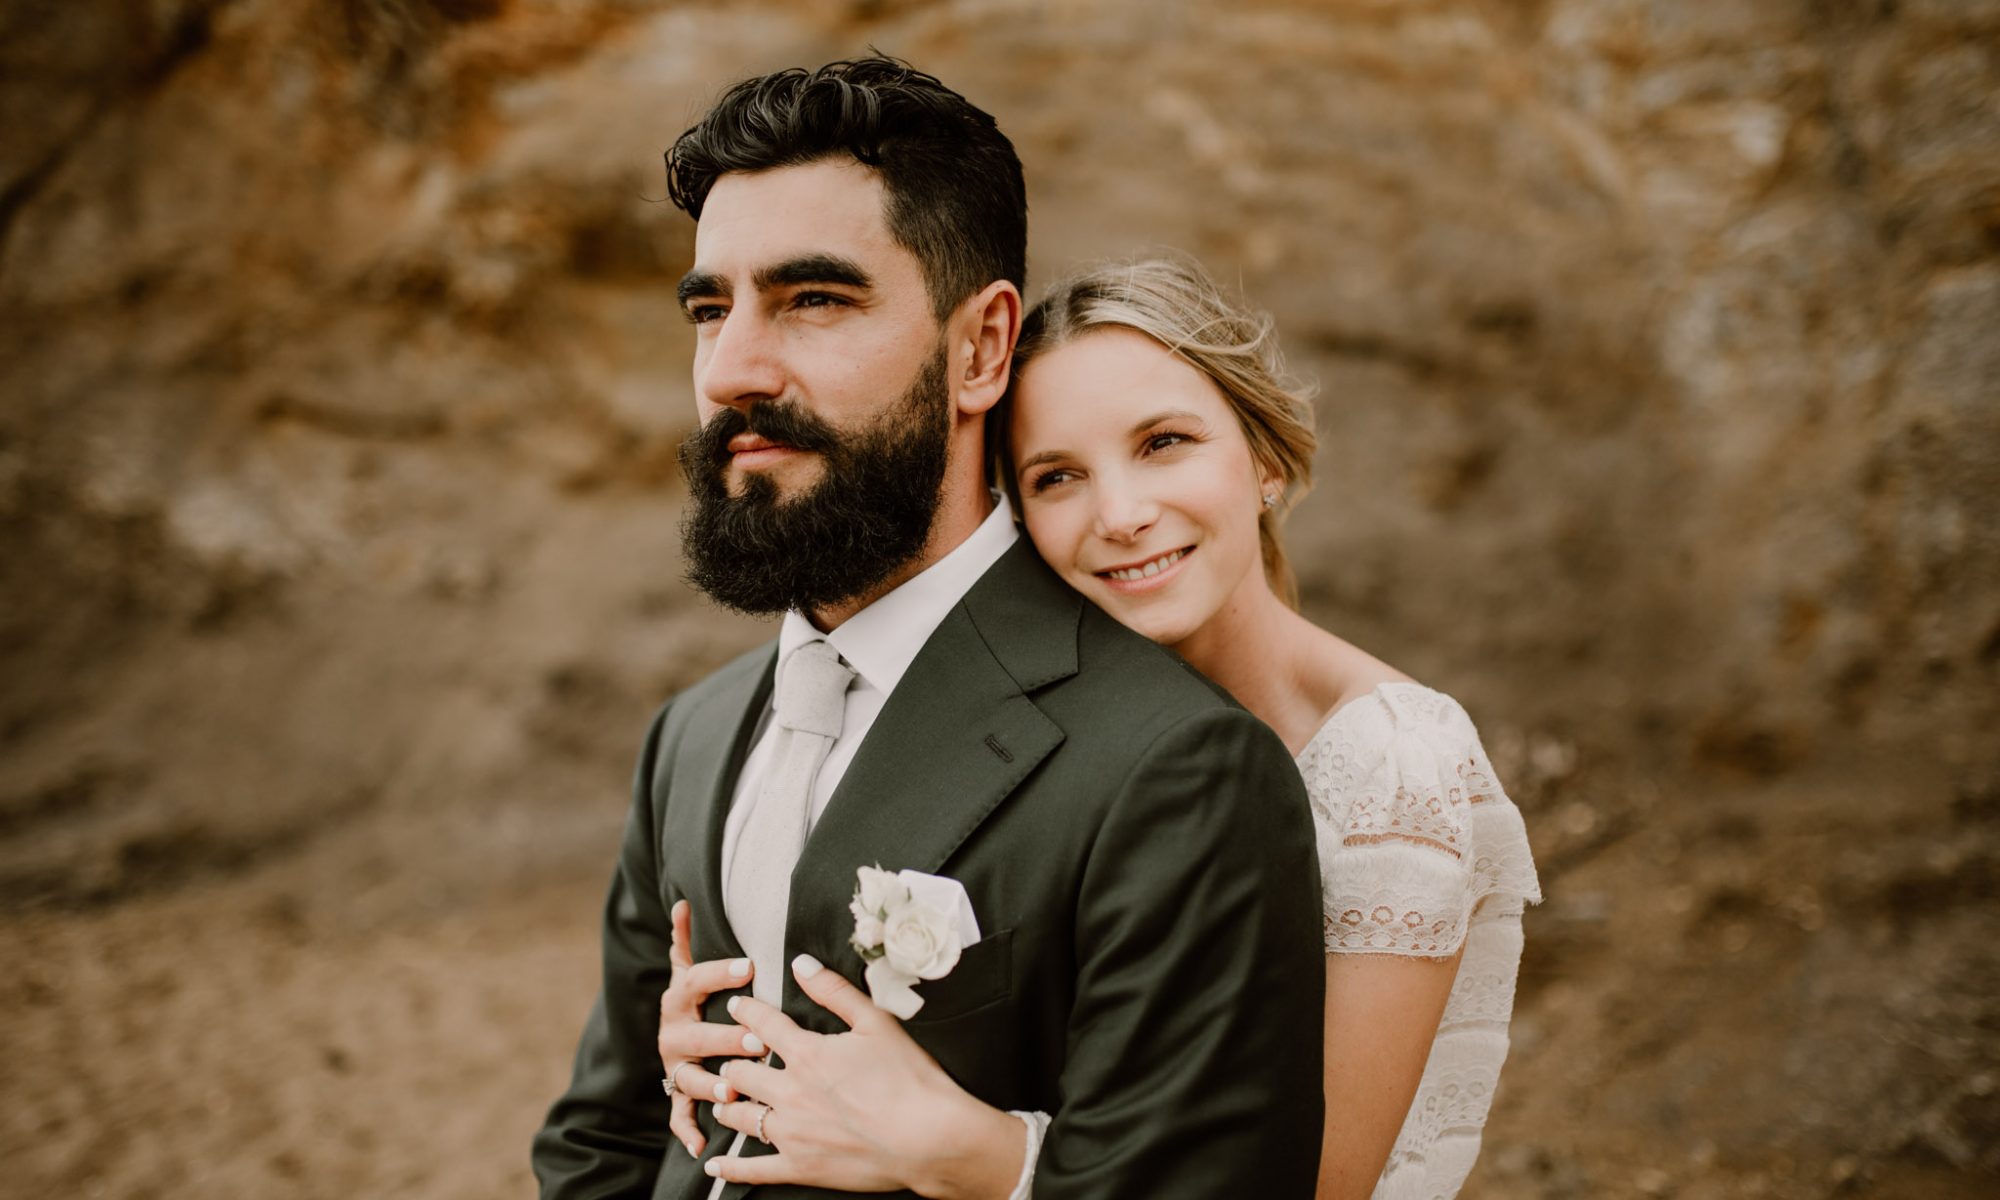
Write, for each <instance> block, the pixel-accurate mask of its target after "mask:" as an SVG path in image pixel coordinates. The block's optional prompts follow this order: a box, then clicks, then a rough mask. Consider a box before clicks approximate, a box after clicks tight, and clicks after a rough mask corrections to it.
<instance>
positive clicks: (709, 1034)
mask: <svg viewBox="0 0 2000 1200" xmlns="http://www.w3.org/2000/svg"><path fill="white" fill-rule="evenodd" d="M745 1035H746V1031H745V1030H744V1028H743V1027H742V1026H741V1025H721V1024H716V1023H714V1022H711V1021H668V1022H665V1023H663V1024H662V1025H661V1026H660V1034H659V1042H658V1044H659V1050H660V1065H661V1066H663V1067H665V1068H666V1069H668V1070H670V1071H671V1070H673V1068H674V1067H675V1066H676V1065H678V1064H680V1063H684V1062H687V1061H688V1060H690V1059H696V1058H736V1057H739V1056H741V1055H745V1054H748V1055H752V1056H754V1057H758V1058H761V1057H763V1055H764V1048H763V1042H762V1041H758V1042H756V1043H750V1042H745V1041H744V1040H743V1039H744V1037H745ZM749 1036H755V1035H749ZM753 1045H754V1046H755V1048H754V1049H753V1048H752V1046H753Z"/></svg>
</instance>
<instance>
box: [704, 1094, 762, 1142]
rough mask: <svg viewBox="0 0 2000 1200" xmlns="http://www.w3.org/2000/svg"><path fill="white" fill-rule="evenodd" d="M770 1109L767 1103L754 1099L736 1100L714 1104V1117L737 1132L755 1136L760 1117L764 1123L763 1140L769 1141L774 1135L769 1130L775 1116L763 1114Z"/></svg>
mask: <svg viewBox="0 0 2000 1200" xmlns="http://www.w3.org/2000/svg"><path fill="white" fill-rule="evenodd" d="M771 1111H772V1109H771V1106H770V1105H768V1104H759V1103H758V1102H756V1101H755V1100H738V1101H736V1102H735V1103H733V1104H718V1105H716V1106H715V1119H716V1120H718V1121H720V1122H722V1123H723V1125H725V1126H727V1127H728V1128H730V1129H734V1130H735V1131H736V1132H738V1133H747V1134H749V1135H750V1136H751V1137H756V1136H757V1122H758V1120H759V1119H760V1118H761V1119H762V1120H763V1123H764V1140H765V1141H770V1140H771V1139H772V1138H773V1137H774V1136H775V1135H774V1134H773V1133H772V1132H771V1122H772V1121H773V1120H775V1119H776V1117H775V1115H774V1116H769V1117H767V1116H764V1114H765V1113H766V1112H771Z"/></svg>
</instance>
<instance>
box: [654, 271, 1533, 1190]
mask: <svg viewBox="0 0 2000 1200" xmlns="http://www.w3.org/2000/svg"><path fill="white" fill-rule="evenodd" d="M1014 369H1015V385H1014V392H1013V395H1012V398H1011V404H1010V406H1009V407H1008V408H1006V409H1004V410H1003V411H1002V412H1001V413H999V414H998V415H997V423H998V428H997V430H996V432H998V433H999V434H1000V437H999V439H998V442H999V446H1000V453H1001V460H1002V461H1001V465H1000V468H999V471H1000V475H1001V478H1002V479H1003V481H1004V483H1005V485H1006V487H1007V489H1008V491H1009V492H1010V493H1011V494H1012V496H1013V498H1014V501H1015V507H1016V511H1017V512H1018V513H1019V515H1020V516H1021V518H1022V521H1023V523H1024V524H1025V526H1026V528H1027V531H1028V534H1029V536H1030V537H1031V538H1032V539H1033V541H1034V545H1035V549H1036V550H1037V551H1038V552H1039V553H1040V554H1041V556H1042V558H1043V559H1044V560H1046V561H1047V562H1048V564H1049V565H1050V566H1051V567H1053V568H1054V569H1055V571H1056V572H1057V574H1059V575H1060V576H1061V577H1062V578H1063V579H1064V580H1065V581H1066V582H1067V583H1068V584H1069V585H1070V586H1071V587H1073V588H1075V589H1076V590H1077V591H1079V592H1081V593H1083V594H1084V595H1085V596H1086V597H1088V598H1089V599H1090V600H1092V601H1093V602H1095V603H1096V604H1097V605H1099V606H1100V607H1102V608H1103V609H1104V610H1105V611H1106V612H1108V613H1110V614H1111V615H1112V616H1113V617H1115V618H1117V619H1118V620H1119V621H1121V622H1122V623H1124V624H1125V625H1127V626H1129V627H1131V628H1132V629H1135V630H1137V631H1139V632H1140V633H1143V634H1145V635H1146V636H1147V637H1150V638H1152V639H1153V640H1155V641H1157V642H1160V643H1162V644H1164V645H1167V646H1169V647H1171V648H1173V649H1174V650H1175V651H1177V652H1178V653H1179V654H1180V655H1181V656H1182V657H1183V658H1185V659H1186V660H1187V661H1188V662H1189V663H1191V664H1192V665H1194V666H1195V667H1197V668H1198V669H1200V670H1201V671H1202V672H1203V673H1204V674H1205V675H1207V676H1208V677H1209V678H1210V679H1212V680H1214V681H1215V682H1216V683H1217V684H1220V685H1221V686H1222V687H1223V688H1225V689H1227V690H1228V691H1229V693H1230V694H1231V695H1232V696H1234V697H1235V698H1236V700H1237V701H1238V702H1239V703H1241V704H1242V705H1243V706H1244V707H1245V708H1247V709H1249V710H1250V711H1251V712H1252V713H1254V714H1255V715H1256V716H1258V717H1259V718H1260V719H1262V720H1263V721H1264V722H1265V723H1266V724H1268V725H1269V726H1270V727H1271V728H1272V729H1274V730H1276V731H1277V733H1278V734H1279V735H1280V736H1281V737H1282V738H1283V739H1284V741H1285V742H1286V744H1287V745H1288V746H1289V747H1290V748H1291V750H1292V751H1293V753H1294V755H1295V756H1296V761H1297V763H1298V767H1299V770H1300V772H1301V773H1302V774H1303V775H1304V777H1305V782H1306V786H1307V792H1308V795H1309V797H1310V800H1311V803H1312V806H1313V817H1314V820H1315V823H1316V827H1317V830H1318V837H1319V846H1320V866H1321V874H1322V884H1323V888H1324V893H1325V905H1324V911H1325V926H1324V928H1325V947H1326V985H1327V986H1326V1014H1325V1020H1324V1023H1323V1027H1322V1028H1321V1029H1319V1030H1306V1029H1301V1030H1299V1031H1298V1036H1299V1037H1301V1038H1305V1037H1314V1036H1317V1037H1320V1038H1322V1039H1323V1040H1324V1046H1325V1061H1326V1077H1325V1096H1326V1112H1327V1124H1326V1127H1325V1129H1324V1131H1323V1137H1322V1143H1321V1159H1320V1171H1319V1185H1318V1191H1317V1195H1318V1196H1319V1197H1321V1198H1322V1200H1328V1198H1334V1197H1364V1196H1370V1195H1373V1196H1375V1197H1423V1198H1426V1200H1428V1198H1432V1197H1440V1196H1451V1195H1455V1194H1456V1193H1457V1191H1458V1189H1459V1187H1460V1186H1461V1184H1462V1183H1463V1182H1464V1180H1465V1177H1466V1175H1467V1173H1468V1172H1470V1170H1471V1168H1472V1164H1473V1160H1474V1158H1475V1156H1476V1155H1477V1154H1478V1151H1479V1144H1480V1131H1481V1128H1482V1127H1483V1125H1484V1124H1485V1121H1486V1116H1487V1111H1488V1108H1489V1106H1490V1104H1491V1101H1492V1096H1493V1088H1494V1085H1495V1083H1496V1082H1497V1080H1498V1078H1499V1073H1500V1067H1501V1064H1502V1062H1503V1061H1504V1060H1505V1058H1506V1054H1507V1044H1508V1042H1507V1026H1508V1020H1509V1016H1510V1014H1511V1011H1512V1006H1513V995H1514V983H1515V976H1516V972H1517V968H1518V965H1519V961H1520V953H1521V912H1522V907H1523V905H1524V904H1526V903H1530V902H1534V901H1537V900H1539V899H1540V891H1539V887H1538V884H1537V880H1536V875H1535V868H1534V862H1533V859H1532V857H1531V855H1530V853H1529V847H1528V842H1527V838H1526V835H1525V832H1524V829H1523V827H1522V823H1521V817H1520V814H1519V812H1518V811H1517V810H1516V809H1515V807H1514V805H1513V804H1512V803H1511V802H1510V801H1509V800H1508V799H1507V796H1506V794H1505V793H1504V792H1503V791H1502V790H1501V787H1500V784H1499V782H1498V781H1497V780H1496V779H1495V778H1494V774H1493V770H1492V767H1491V765H1490V764H1489V762H1488V761H1487V756H1486V753H1485V751H1484V749H1483V748H1482V747H1481V745H1480V740H1479V735H1478V732H1477V731H1476V730H1475V729H1474V727H1473V723H1472V721H1471V719H1470V718H1469V717H1468V716H1467V715H1466V713H1465V710H1464V709H1462V708H1461V707H1460V706H1459V705H1458V704H1457V703H1456V702H1455V701H1453V700H1452V699H1451V697H1449V696H1447V695H1444V694H1443V693H1441V692H1437V691H1434V690H1432V689H1430V688H1427V687H1425V686H1423V685H1422V684H1420V683H1417V682H1415V681H1414V680H1412V679H1410V678H1409V677H1408V676H1406V675H1404V674H1403V673H1402V672H1400V671H1398V670H1396V669H1395V668H1394V667H1392V666H1390V665H1388V664H1387V663H1384V662H1382V661H1381V660H1380V659H1377V658H1375V657H1374V656H1373V655H1371V654H1369V653H1367V652H1366V651H1365V650H1362V649H1361V648H1359V647H1357V646H1354V645H1353V644H1351V643H1349V642H1347V641H1345V640H1343V639H1342V638H1340V637H1339V636H1337V635H1335V634H1333V633H1331V632H1329V631H1327V630H1324V629H1321V628H1319V627H1318V626H1316V625H1314V624H1312V623H1311V622H1310V621H1308V620H1307V619H1306V618H1305V617H1303V616H1302V615H1300V614H1299V612H1298V611H1297V609H1296V607H1295V606H1296V588H1295V584H1294V581H1293V575H1292V571H1291V569H1290V567H1289V565H1288V564H1287V562H1286V560H1285V553H1284V548H1283V545H1282V543H1281V541H1280V538H1279V524H1280V522H1281V520H1282V519H1283V516H1284V514H1285V512H1286V511H1287V510H1288V509H1289V508H1290V507H1291V506H1292V505H1293V504H1294V503H1295V502H1296V501H1297V500H1298V498H1299V497H1300V495H1302V494H1303V493H1304V491H1305V490H1306V488H1307V487H1308V486H1309V484H1310V476H1311V461H1312V455H1313V448H1314V433H1313V424H1312V414H1311V409H1310V407H1309V405H1308V404H1307V402H1306V400H1305V398H1304V396H1303V395H1302V394H1301V392H1300V391H1299V390H1298V389H1296V388H1294V387H1291V386H1289V385H1288V384H1287V383H1286V382H1285V376H1284V373H1283V370H1282V366H1281V363H1280V359H1279V356H1278V352H1277V347H1276V342H1275V337H1274V334H1273V332H1272V329H1271V325H1270V322H1269V320H1268V318H1264V317H1262V316H1258V315H1252V314H1248V313H1245V312H1243V311H1242V310H1240V309H1238V308H1236V307H1234V306H1233V305H1232V304H1231V303H1230V302H1229V301H1228V300H1227V299H1225V298H1224V296H1223V295H1222V293H1221V292H1220V291H1219V289H1217V288H1216V286H1215V285H1214V284H1213V283H1212V282H1211V281H1210V280H1209V279H1208V277H1207V276H1206V275H1205V274H1204V273H1203V272H1202V271H1201V270H1200V268H1199V267H1197V266H1194V265H1193V264H1191V263H1188V262H1184V261H1178V260H1156V261H1150V262H1142V263H1137V264H1131V265H1116V266H1110V267H1103V268H1099V269H1097V270H1093V271H1090V272H1088V273H1085V274H1082V275H1079V276H1077V277H1074V278H1072V279H1070V280H1067V281H1065V282H1063V283H1061V284H1059V285H1058V286H1057V287H1056V288H1055V289H1054V290H1053V291H1052V292H1051V293H1050V294H1049V295H1048V296H1047V297H1046V298H1045V299H1043V300H1042V302H1041V303H1040V304H1039V305H1038V306H1037V307H1036V308H1035V310H1034V311H1033V312H1032V313H1031V314H1030V315H1029V316H1028V318H1027V320H1026V323H1025V325H1024V327H1023V332H1022V336H1021V341H1020V345H1019V348H1018V350H1017V352H1016V357H1015V368H1014ZM948 865H949V864H947V867H948ZM690 919H693V918H691V916H690V914H689V913H687V911H686V909H685V906H684V905H683V906H681V908H680V909H678V910H677V911H676V913H675V924H676V934H677V936H676V942H675V945H676V950H675V964H674V965H675V978H676V982H675V985H674V986H675V988H676V989H678V990H681V991H685V990H687V989H689V988H690V987H693V986H695V985H694V984H692V983H691V982H690V981H689V976H690V975H691V974H695V972H693V970H692V968H693V964H692V963H690V962H688V961H686V953H685V950H684V949H683V948H684V947H685V946H686V945H687V944H689V939H688V937H687V933H686V929H687V923H688V922H689V920H690ZM849 965H850V966H853V965H854V964H849ZM807 972H810V973H809V974H808V973H807ZM711 974H712V972H706V973H702V975H701V977H706V976H707V975H711ZM798 974H799V982H800V985H801V987H802V988H803V989H804V991H805V993H806V994H807V995H808V996H810V997H812V998H813V999H814V1000H815V1001H816V1002H818V1003H820V1004H821V1005H823V1006H825V1007H826V1008H828V1009H830V1010H831V1011H833V1012H834V1013H835V1014H836V1015H838V1016H840V1017H841V1018H842V1019H843V1020H844V1021H846V1022H847V1023H848V1025H849V1026H850V1027H851V1032H848V1033H844V1034H838V1035H833V1036H822V1035H817V1034H812V1033H808V1032H806V1031H804V1030H802V1029H799V1028H798V1027H797V1026H796V1025H794V1024H793V1023H792V1022H791V1021H790V1020H789V1019H788V1018H787V1017H785V1016H784V1014H783V1013H781V1012H779V1011H777V1010H776V1009H773V1008H771V1007H769V1006H767V1005H764V1004H761V1003H759V1002H757V1001H755V1000H751V999H749V998H747V997H746V998H744V999H743V1000H741V1001H740V1002H736V1003H734V1004H733V1015H734V1017H735V1019H736V1020H737V1021H738V1022H740V1023H741V1024H743V1025H745V1026H747V1027H748V1029H749V1030H750V1031H751V1033H752V1034H753V1035H754V1036H753V1037H752V1039H751V1040H750V1045H751V1046H753V1047H756V1048H758V1049H761V1048H762V1047H763V1046H766V1045H770V1046H779V1047H786V1048H788V1050H787V1052H786V1053H784V1055H783V1058H784V1070H783V1071H782V1072H775V1073H773V1072H770V1071H767V1070H766V1071H748V1070H744V1071H733V1070H732V1067H731V1066H730V1065H725V1066H724V1067H723V1070H722V1073H723V1076H724V1078H726V1079H728V1080H730V1084H731V1085H732V1086H731V1087H729V1088H727V1089H725V1091H726V1093H727V1095H728V1096H729V1097H730V1099H729V1100H728V1101H727V1102H724V1103H719V1104H718V1105H717V1116H718V1117H719V1118H720V1119H721V1121H722V1123H723V1124H724V1125H726V1126H728V1127H730V1128H733V1129H737V1130H742V1131H745V1132H750V1133H753V1134H754V1133H757V1132H759V1131H760V1130H761V1129H762V1128H763V1126H764V1123H765V1121H766V1119H767V1118H769V1117H770V1116H771V1115H772V1114H773V1113H774V1112H782V1113H784V1116H785V1119H784V1121H783V1122H782V1128H783V1131H784V1132H783V1137H782V1140H778V1139H773V1141H774V1144H775V1147H776V1150H777V1153H776V1154H772V1155H765V1156H762V1157H743V1158H732V1157H717V1158H715V1159H713V1160H712V1161H711V1163H710V1164H709V1168H710V1171H711V1173H712V1174H716V1175H718V1176H719V1177H721V1178H724V1179H729V1180H738V1181H742V1182H748V1183H785V1182H796V1183H810V1184H815V1185H818V1186H822V1187H831V1188H841V1189H847V1190H855V1191H862V1190H866V1191H882V1190H892V1189H896V1188H903V1189H907V1190H909V1191H913V1192H916V1193H918V1194H920V1195H925V1196H938V1197H954V1196H991V1197H994V1198H995V1200H1000V1198H1002V1197H1008V1196H1014V1197H1025V1196H1028V1195H1030V1194H1032V1187H1033V1172H1034V1166H1035V1159H1036V1153H1037V1147H1038V1145H1039V1140H1040V1139H1039V1134H1040V1131H1041V1130H1042V1129H1044V1128H1046V1126H1047V1123H1048V1122H1049V1121H1050V1120H1052V1119H1053V1120H1056V1121H1060V1120H1061V1119H1062V1114H1061V1113H1059V1112H1058V1113H1055V1114H1042V1113H1035V1114H1014V1115H1015V1116H1016V1117H1018V1118H1020V1120H1019V1121H1010V1120H1004V1119H998V1117H999V1115H998V1114H996V1113H995V1112H994V1110H992V1109H990V1108H988V1107H987V1106H985V1105H983V1104H981V1103H980V1102H979V1101H978V1100H976V1099H974V1098H973V1097H971V1096H969V1095H967V1094H966V1093H964V1092H963V1091H961V1090H959V1089H958V1088H957V1086H956V1085H955V1084H954V1083H952V1081H951V1080H950V1079H949V1078H948V1077H947V1076H946V1075H945V1074H944V1072H943V1071H942V1070H941V1069H940V1068H939V1067H938V1066H937V1065H936V1064H935V1063H934V1062H932V1061H931V1060H930V1058H929V1057H928V1056H927V1055H926V1054H925V1053H924V1052H923V1051H922V1050H921V1049H920V1048H919V1047H917V1045H916V1044H915V1043H914V1042H913V1041H911V1040H910V1039H909V1038H908V1037H907V1036H906V1035H905V1034H903V1032H902V1029H901V1026H899V1025H898V1024H897V1023H896V1021H895V1020H894V1018H892V1017H890V1016H888V1015H887V1014H885V1013H882V1012H880V1011H879V1010H877V1009H875V1008H874V1007H873V1006H872V1005H871V1004H870V1003H869V1002H868V999H867V997H866V996H865V995H864V994H863V993H862V992H861V991H860V990H858V989H857V988H855V987H854V986H853V985H852V984H850V983H848V982H847V981H846V980H845V979H843V978H841V972H839V971H824V970H818V969H817V968H816V967H815V966H813V965H812V964H807V971H802V972H798ZM1182 983H1183V985H1184V986H1186V987H1189V988H1201V987H1207V986H1215V982H1214V981H1209V980H1201V979H1188V980H1184V981H1182ZM731 986H734V984H733V983H732V985H731ZM673 994H674V993H671V992H670V995H673ZM680 999H681V1000H684V999H686V998H685V997H681V998H680ZM681 1007H682V1008H683V1009H684V1008H685V1005H681ZM660 1041H661V1054H662V1059H663V1061H664V1062H665V1063H666V1064H667V1065H668V1067H669V1069H672V1068H673V1067H675V1066H677V1065H680V1066H684V1065H686V1063H687V1061H688V1060H689V1059H690V1058H691V1057H695V1056H697V1055H698V1054H699V1053H700V1052H701V1051H698V1050H695V1049H693V1047H694V1044H695V1043H694V1042H693V1041H692V1040H691V1034H690V1031H689V1030H687V1029H686V1028H685V1027H684V1026H681V1025H676V1024H674V1023H665V1024H663V1026H662V1030H661V1039H660ZM713 1044H714V1039H713V1038H712V1037H710V1038H709V1039H708V1040H706V1041H705V1042H702V1043H701V1045H702V1046H704V1047H707V1046H712V1045H713ZM746 1053H749V1052H748V1051H746ZM674 1104H675V1108H674V1119H673V1130H674V1133H675V1136H676V1137H678V1138H679V1139H680V1140H681V1141H682V1143H683V1144H684V1145H685V1146H686V1147H687V1148H688V1150H689V1151H690V1152H691V1153H696V1154H699V1153H700V1151H701V1149H702V1147H703V1144H704V1143H703V1139H702V1135H701V1133H700V1131H699V1129H698V1128H697V1127H696V1125H695V1122H694V1120H693V1119H692V1118H693V1102H692V1101H690V1100H689V1099H688V1098H687V1097H686V1096H685V1095H681V1096H677V1097H676V1098H675V1101H674Z"/></svg>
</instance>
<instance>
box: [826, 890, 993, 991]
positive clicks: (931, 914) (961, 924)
mask: <svg viewBox="0 0 2000 1200" xmlns="http://www.w3.org/2000/svg"><path fill="white" fill-rule="evenodd" d="M856 875H857V879H858V883H857V886H856V888H855V890H854V899H853V901H852V902H851V903H849V904H848V906H847V907H848V911H849V912H852V913H853V914H854V937H853V938H852V939H851V940H852V942H853V945H854V948H855V949H856V950H857V951H859V952H860V954H861V960H862V961H863V962H865V963H867V964H868V966H867V983H868V995H869V997H870V998H871V999H873V1000H874V1001H875V1005H876V1007H877V1008H881V1009H883V1010H885V1011H887V1012H890V1013H893V1014H895V1015H896V1017H897V1018H899V1019H901V1020H905V1021H907V1020H909V1019H910V1018H911V1017H913V1016H915V1015H917V1012H918V1010H920V1009H921V1008H923V1006H924V998H923V997H922V996H919V995H917V993H916V991H915V986H916V985H917V984H918V983H920V982H922V981H924V980H927V979H943V978H944V977H945V976H946V975H948V974H950V973H951V969H952V968H953V967H955V966H957V965H958V956H959V952H960V951H961V950H963V949H964V948H965V944H966V942H967V941H968V940H972V941H977V940H978V938H979V923H978V921H977V920H976V919H974V918H973V916H972V904H971V902H970V901H969V900H968V899H966V896H965V888H964V887H963V886H961V885H960V884H959V883H958V881H956V880H953V879H945V878H942V877H940V876H936V875H925V874H923V873H922V872H920V871H902V872H890V871H884V870H883V869H882V868H880V867H862V868H860V870H859V871H857V872H856ZM968 933H969V934H970V935H971V936H970V938H969V939H968V938H967V936H966V935H967V934H968Z"/></svg>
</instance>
